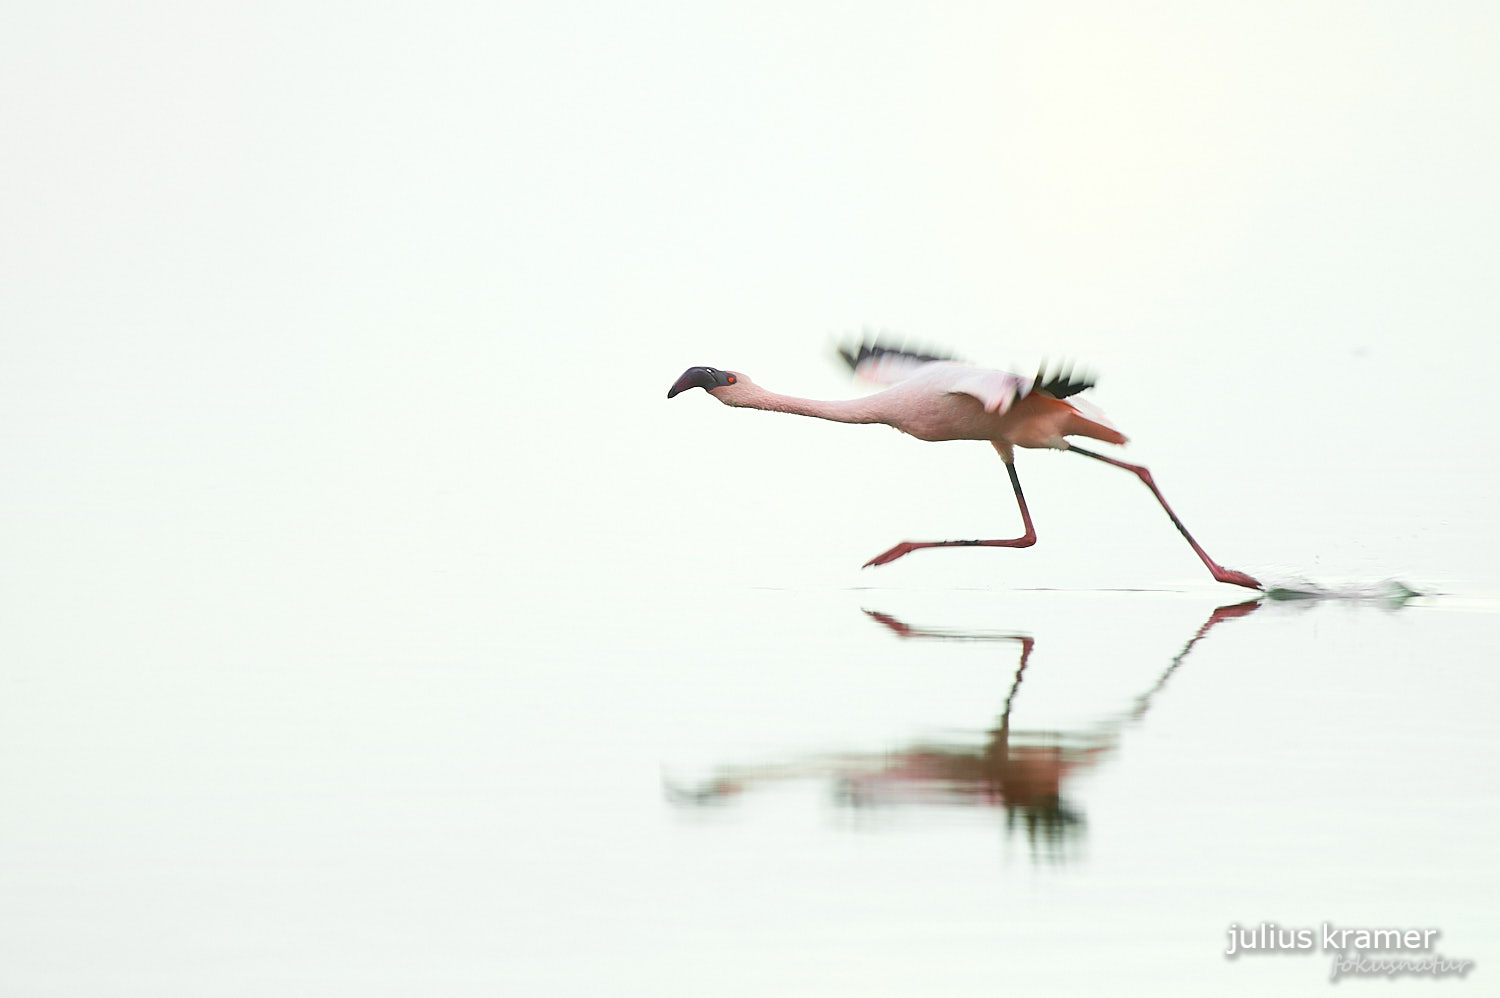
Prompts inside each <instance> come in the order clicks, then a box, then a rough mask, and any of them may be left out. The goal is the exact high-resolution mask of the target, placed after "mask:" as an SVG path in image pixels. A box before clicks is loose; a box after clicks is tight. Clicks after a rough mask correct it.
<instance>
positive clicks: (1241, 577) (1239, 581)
mask: <svg viewBox="0 0 1500 998" xmlns="http://www.w3.org/2000/svg"><path fill="white" fill-rule="evenodd" d="M1214 578H1215V579H1217V580H1219V581H1220V582H1227V583H1229V584H1230V585H1232V586H1244V587H1245V588H1246V589H1255V590H1258V591H1260V592H1264V591H1265V588H1266V587H1265V586H1263V585H1261V584H1260V583H1259V582H1256V581H1255V579H1253V578H1251V577H1250V576H1248V575H1246V574H1245V573H1244V572H1236V571H1235V570H1234V569H1232V568H1220V569H1218V570H1217V571H1215V572H1214Z"/></svg>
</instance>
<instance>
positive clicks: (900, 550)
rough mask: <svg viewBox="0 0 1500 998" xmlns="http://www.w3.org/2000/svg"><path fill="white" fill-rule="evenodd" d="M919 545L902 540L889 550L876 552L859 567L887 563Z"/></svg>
mask: <svg viewBox="0 0 1500 998" xmlns="http://www.w3.org/2000/svg"><path fill="white" fill-rule="evenodd" d="M921 546H922V545H920V544H913V543H912V542H911V541H902V542H901V543H900V544H897V545H896V546H895V547H893V548H891V549H890V550H889V551H886V552H885V553H883V554H877V555H876V556H875V557H873V558H871V559H870V560H869V561H867V562H865V563H864V564H863V565H861V566H860V568H870V567H872V566H875V565H889V564H890V563H891V562H893V561H895V560H896V559H897V558H900V557H902V556H904V555H908V554H911V553H912V552H913V551H915V550H917V548H919V547H921Z"/></svg>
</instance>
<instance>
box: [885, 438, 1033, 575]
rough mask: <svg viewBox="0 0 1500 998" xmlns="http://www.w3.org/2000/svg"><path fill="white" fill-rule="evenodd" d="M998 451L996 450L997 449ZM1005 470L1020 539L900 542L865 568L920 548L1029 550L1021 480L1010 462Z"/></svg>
mask: <svg viewBox="0 0 1500 998" xmlns="http://www.w3.org/2000/svg"><path fill="white" fill-rule="evenodd" d="M997 449H998V448H997ZM1005 470H1006V471H1008V472H1010V486H1011V488H1013V489H1015V490H1016V505H1018V506H1020V507H1021V522H1023V523H1025V524H1026V533H1025V534H1023V535H1021V536H1020V537H1012V538H1010V539H1009V540H996V541H902V542H901V543H900V544H897V545H896V546H895V547H893V548H891V549H890V550H889V551H886V552H885V553H883V554H878V555H876V556H875V557H873V558H871V559H870V560H869V561H867V562H865V563H864V566H863V567H865V568H869V567H870V566H871V565H888V564H890V563H891V562H893V561H895V560H896V559H897V558H900V557H902V556H903V555H908V554H911V553H912V552H913V551H918V550H920V549H922V548H974V547H981V548H1029V547H1031V545H1033V544H1035V543H1036V528H1035V527H1033V526H1032V525H1031V512H1030V510H1028V509H1027V508H1026V497H1025V496H1024V495H1022V494H1021V480H1020V479H1019V478H1017V477H1016V466H1015V464H1013V463H1012V462H1010V461H1006V462H1005Z"/></svg>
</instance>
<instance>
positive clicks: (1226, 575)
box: [1068, 445, 1265, 589]
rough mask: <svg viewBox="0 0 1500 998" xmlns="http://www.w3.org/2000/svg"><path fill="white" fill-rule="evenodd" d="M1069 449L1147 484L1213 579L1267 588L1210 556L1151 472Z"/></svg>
mask: <svg viewBox="0 0 1500 998" xmlns="http://www.w3.org/2000/svg"><path fill="white" fill-rule="evenodd" d="M1068 449H1069V450H1070V451H1072V452H1073V453H1075V454H1082V455H1083V456H1084V457H1091V458H1093V459H1094V460H1095V461H1103V462H1104V463H1105V464H1112V465H1114V466H1115V467H1116V468H1124V469H1125V470H1126V471H1128V472H1130V473H1131V474H1133V475H1135V476H1136V477H1137V478H1139V479H1140V480H1141V481H1143V482H1145V483H1146V488H1148V489H1150V490H1151V494H1152V495H1154V496H1156V501H1157V502H1159V503H1161V508H1162V509H1164V510H1166V511H1167V515H1168V516H1170V517H1171V518H1172V522H1173V523H1174V524H1176V526H1177V530H1178V531H1179V532H1180V533H1181V534H1182V536H1183V537H1185V538H1187V542H1188V543H1189V544H1191V545H1192V546H1193V550H1194V551H1196V552H1198V557H1199V558H1201V559H1202V560H1203V564H1204V565H1206V566H1207V567H1208V570H1209V572H1211V573H1212V574H1213V577H1214V578H1215V579H1217V580H1218V581H1220V582H1228V583H1230V584H1232V585H1236V586H1244V587H1245V588H1247V589H1264V588H1265V587H1264V586H1262V585H1261V584H1260V583H1259V582H1256V581H1255V580H1254V579H1253V578H1251V577H1250V576H1248V575H1246V574H1245V573H1244V572H1237V571H1235V570H1234V569H1232V568H1225V567H1224V566H1222V565H1220V564H1219V563H1218V562H1216V561H1214V560H1213V559H1212V558H1210V557H1209V556H1208V552H1207V551H1205V550H1203V548H1202V547H1201V546H1200V545H1199V544H1198V542H1197V541H1195V540H1193V535H1192V534H1190V533H1188V528H1187V527H1184V526H1183V525H1182V521H1181V520H1179V519H1178V518H1177V514H1176V513H1174V512H1172V507H1171V506H1168V505H1167V497H1166V496H1164V495H1162V494H1161V489H1159V488H1157V487H1156V482H1154V481H1152V479H1151V472H1149V471H1147V470H1146V469H1145V468H1143V467H1142V466H1140V465H1139V464H1126V463H1125V462H1124V461H1116V460H1115V459H1114V458H1112V457H1105V456H1104V455H1103V454H1095V453H1094V452H1093V451H1091V450H1084V449H1083V448H1082V447H1074V446H1071V445H1070V446H1069V447H1068Z"/></svg>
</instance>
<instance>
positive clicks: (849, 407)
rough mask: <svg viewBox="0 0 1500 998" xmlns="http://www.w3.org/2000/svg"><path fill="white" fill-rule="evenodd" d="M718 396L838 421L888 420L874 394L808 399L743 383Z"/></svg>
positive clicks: (748, 406)
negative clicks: (826, 399) (842, 397)
mask: <svg viewBox="0 0 1500 998" xmlns="http://www.w3.org/2000/svg"><path fill="white" fill-rule="evenodd" d="M716 394H718V393H716ZM872 397H873V396H872ZM718 398H719V401H720V402H723V403H724V404H725V405H732V406H738V407H741V408H745V409H764V410H766V411H767V412H789V413H792V414H793V415H795V416H812V417H814V418H816V419H831V420H833V421H834V422H836V423H883V422H885V421H886V420H885V418H884V417H883V415H882V414H881V413H880V412H879V410H878V408H877V407H876V406H874V405H872V404H871V399H870V398H858V399H846V400H841V401H823V400H821V399H804V398H797V397H796V396H795V395H778V394H777V393H776V392H768V391H766V390H765V389H764V388H762V387H760V386H759V385H747V384H741V385H740V386H739V390H738V391H733V392H724V393H722V394H719V395H718Z"/></svg>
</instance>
